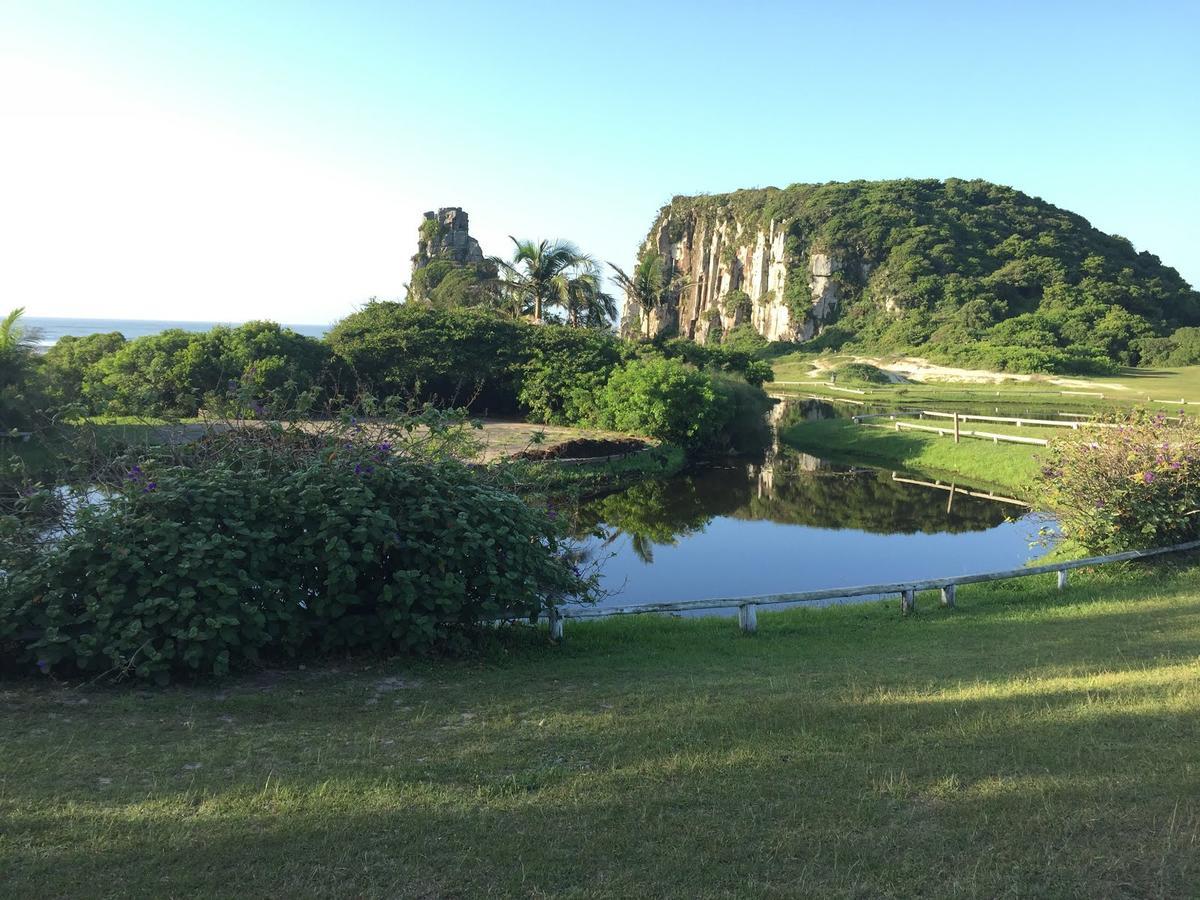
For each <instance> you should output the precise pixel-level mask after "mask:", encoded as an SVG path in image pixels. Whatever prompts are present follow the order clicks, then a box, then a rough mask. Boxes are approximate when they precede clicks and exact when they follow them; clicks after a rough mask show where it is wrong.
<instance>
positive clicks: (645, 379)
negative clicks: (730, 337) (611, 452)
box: [598, 358, 732, 447]
mask: <svg viewBox="0 0 1200 900" xmlns="http://www.w3.org/2000/svg"><path fill="white" fill-rule="evenodd" d="M598 407H599V415H600V419H601V422H602V423H603V424H604V425H605V426H607V427H609V428H616V429H618V430H621V431H632V432H636V433H638V434H644V435H648V436H650V437H654V438H658V439H659V440H662V441H666V442H667V443H672V444H679V445H680V446H685V447H700V446H704V445H708V444H712V443H714V442H715V441H716V440H717V436H718V434H719V433H720V432H721V430H722V429H723V427H724V426H725V425H726V423H727V422H728V420H729V417H730V415H731V412H732V408H731V404H730V401H729V399H728V398H727V397H726V396H724V395H723V394H722V393H721V392H719V391H718V389H717V387H716V385H715V383H714V380H713V377H712V376H711V375H708V374H706V373H704V372H701V371H699V370H698V369H696V368H694V367H692V366H689V365H687V364H686V363H684V362H682V361H680V360H677V359H662V358H649V359H635V360H631V361H630V362H628V363H626V364H625V365H624V366H622V367H621V368H619V369H617V370H616V371H615V372H614V373H613V375H612V377H611V378H610V379H609V380H608V384H606V385H605V386H604V390H603V391H601V392H600V395H599V398H598Z"/></svg>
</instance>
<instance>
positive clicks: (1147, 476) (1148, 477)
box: [1142, 472, 1154, 484]
mask: <svg viewBox="0 0 1200 900" xmlns="http://www.w3.org/2000/svg"><path fill="white" fill-rule="evenodd" d="M1153 480H1154V473H1153V472H1143V473H1142V481H1144V482H1145V483H1146V484H1149V483H1150V482H1152V481H1153Z"/></svg>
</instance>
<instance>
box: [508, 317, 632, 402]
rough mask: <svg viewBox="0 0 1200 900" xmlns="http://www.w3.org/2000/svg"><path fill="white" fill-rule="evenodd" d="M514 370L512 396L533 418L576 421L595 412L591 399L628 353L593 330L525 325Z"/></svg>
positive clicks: (621, 346)
mask: <svg viewBox="0 0 1200 900" xmlns="http://www.w3.org/2000/svg"><path fill="white" fill-rule="evenodd" d="M524 343H525V348H524V352H523V354H522V356H523V362H522V363H521V364H520V367H519V369H518V379H519V383H520V389H519V391H518V393H517V400H518V402H519V403H520V406H521V409H522V411H523V412H524V413H525V414H526V415H527V416H528V417H529V418H530V419H531V420H532V421H534V422H547V423H555V424H561V425H570V424H579V423H582V422H585V421H587V420H589V419H590V418H592V417H593V416H594V415H595V411H596V397H597V395H598V394H599V393H600V391H601V390H602V389H603V388H604V385H605V384H606V383H607V381H608V378H609V376H610V375H612V373H613V370H614V369H615V368H616V367H617V365H618V364H619V363H620V362H621V360H622V358H623V356H625V355H627V349H626V348H627V345H625V344H623V342H622V341H620V340H618V339H617V338H616V337H614V336H613V335H611V334H606V333H604V332H602V331H597V330H596V329H593V328H570V327H568V326H565V325H543V326H541V327H538V328H528V329H526V334H525V342H524Z"/></svg>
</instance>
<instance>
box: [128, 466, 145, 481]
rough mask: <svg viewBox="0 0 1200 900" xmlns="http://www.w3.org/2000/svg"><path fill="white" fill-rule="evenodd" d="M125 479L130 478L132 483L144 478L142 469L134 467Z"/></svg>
mask: <svg viewBox="0 0 1200 900" xmlns="http://www.w3.org/2000/svg"><path fill="white" fill-rule="evenodd" d="M125 477H126V478H128V479H129V480H130V481H137V480H138V479H139V478H141V477H142V467H141V466H134V467H133V468H132V469H130V470H129V474H128V475H126V476H125Z"/></svg>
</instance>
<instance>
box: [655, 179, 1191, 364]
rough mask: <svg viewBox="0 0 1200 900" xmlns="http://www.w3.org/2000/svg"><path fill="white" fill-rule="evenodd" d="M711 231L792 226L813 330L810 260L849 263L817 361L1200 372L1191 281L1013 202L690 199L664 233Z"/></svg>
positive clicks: (794, 282) (1052, 210) (943, 196)
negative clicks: (900, 358) (843, 354)
mask: <svg viewBox="0 0 1200 900" xmlns="http://www.w3.org/2000/svg"><path fill="white" fill-rule="evenodd" d="M699 218H706V219H709V220H712V221H722V220H725V221H731V222H736V223H738V224H740V225H741V226H742V227H743V228H745V227H750V228H757V227H759V226H764V227H765V226H766V224H767V223H768V222H770V221H771V220H774V221H775V222H776V223H779V222H786V223H787V229H788V237H787V244H786V249H787V257H788V259H787V261H788V267H789V271H790V272H791V275H792V277H790V278H789V279H788V282H787V296H786V297H785V299H786V300H787V301H788V303H789V304H790V305H791V306H792V307H793V310H794V312H795V313H796V314H797V315H798V316H801V317H802V316H803V315H805V314H806V313H807V311H808V310H809V308H810V307H811V303H812V301H811V297H810V295H809V287H808V279H807V278H806V277H804V276H803V273H804V272H806V271H807V265H808V256H809V254H810V253H813V252H823V253H829V254H832V255H833V256H834V257H835V258H836V259H837V260H839V261H840V263H841V267H840V270H839V271H837V272H836V273H835V274H834V279H835V281H836V283H837V287H838V293H839V295H840V297H841V302H840V304H839V307H838V310H837V314H836V319H835V320H832V321H830V322H828V323H827V324H826V326H825V327H824V328H823V329H822V332H821V334H820V335H819V336H818V337H817V338H816V339H815V340H814V341H813V342H811V345H812V346H813V347H814V348H821V347H827V348H857V349H863V350H870V351H877V352H910V351H920V352H922V353H925V354H928V355H930V356H933V357H935V358H938V359H941V360H946V361H951V362H956V363H964V364H971V365H977V366H983V367H986V368H992V369H1000V370H1015V371H1024V372H1041V371H1054V372H1111V371H1113V370H1114V368H1115V366H1117V365H1138V364H1147V365H1153V364H1163V363H1169V364H1171V365H1179V364H1195V363H1200V341H1197V339H1196V337H1195V335H1196V332H1195V331H1193V330H1186V329H1190V328H1192V327H1194V326H1197V325H1200V294H1198V293H1197V292H1196V291H1195V290H1193V289H1192V288H1191V287H1190V286H1189V285H1188V284H1187V283H1186V282H1185V281H1184V280H1183V278H1182V277H1181V276H1180V275H1179V273H1178V272H1177V271H1176V270H1175V269H1173V268H1171V267H1169V266H1166V265H1164V264H1163V263H1162V262H1161V261H1160V260H1159V259H1158V257H1156V256H1154V255H1153V254H1152V253H1149V252H1147V251H1142V252H1138V251H1136V250H1135V249H1134V247H1133V245H1132V244H1131V243H1130V242H1129V241H1128V240H1126V239H1125V238H1123V237H1120V236H1118V235H1109V234H1105V233H1103V232H1101V231H1098V230H1097V229H1095V228H1093V227H1092V226H1091V225H1090V224H1089V223H1088V222H1087V221H1086V220H1085V219H1084V218H1082V217H1081V216H1079V215H1076V214H1074V213H1071V212H1067V211H1065V210H1062V209H1059V208H1057V207H1055V206H1053V205H1051V204H1049V203H1046V202H1045V201H1043V200H1040V199H1038V198H1035V197H1030V196H1028V195H1026V194H1023V193H1021V192H1020V191H1017V190H1014V189H1012V188H1008V187H1003V186H1000V185H995V184H990V183H988V182H985V181H963V180H959V179H948V180H946V181H936V180H899V181H874V182H872V181H853V182H846V183H829V184H795V185H792V186H790V187H788V188H786V189H783V190H781V189H778V188H765V189H761V190H746V191H737V192H734V193H731V194H722V195H714V196H700V197H676V198H675V199H674V200H672V202H671V203H670V204H669V205H668V206H666V207H664V208H663V211H662V212H661V213H660V217H659V221H658V222H656V223H655V229H657V228H658V226H659V223H662V222H665V225H666V228H667V233H668V236H669V237H672V238H678V237H679V236H681V235H682V233H683V231H684V227H685V225H686V224H687V223H689V222H694V221H696V220H697V219H699ZM653 233H654V232H653V231H652V234H653ZM651 255H653V254H651ZM1181 327H1183V328H1185V330H1184V331H1178V330H1177V329H1180V328H1181Z"/></svg>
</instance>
